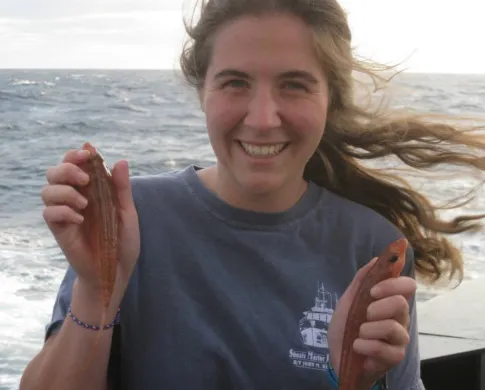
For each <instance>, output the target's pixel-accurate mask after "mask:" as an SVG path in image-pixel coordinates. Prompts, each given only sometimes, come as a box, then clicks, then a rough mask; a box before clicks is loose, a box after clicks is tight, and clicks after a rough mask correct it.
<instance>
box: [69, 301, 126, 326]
mask: <svg viewBox="0 0 485 390" xmlns="http://www.w3.org/2000/svg"><path fill="white" fill-rule="evenodd" d="M67 314H68V315H69V317H70V318H71V319H72V320H73V321H74V322H75V323H76V324H78V325H80V326H82V327H83V328H86V329H92V330H99V329H100V327H99V326H97V325H89V324H86V323H85V322H82V321H81V320H80V319H79V318H77V317H76V316H75V315H74V314H72V311H71V306H69V310H68V312H67ZM119 323H120V308H118V310H117V311H116V316H115V319H114V320H113V321H112V322H110V323H109V324H107V325H104V326H103V329H104V330H107V329H110V328H112V327H113V326H115V325H118V324H119Z"/></svg>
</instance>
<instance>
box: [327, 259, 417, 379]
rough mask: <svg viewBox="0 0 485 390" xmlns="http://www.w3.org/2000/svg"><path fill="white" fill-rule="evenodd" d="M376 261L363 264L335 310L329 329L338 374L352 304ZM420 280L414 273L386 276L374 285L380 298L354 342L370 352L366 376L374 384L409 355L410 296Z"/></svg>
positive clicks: (365, 352)
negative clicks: (413, 275)
mask: <svg viewBox="0 0 485 390" xmlns="http://www.w3.org/2000/svg"><path fill="white" fill-rule="evenodd" d="M373 263H374V261H371V262H369V263H368V264H367V265H365V266H364V267H362V268H361V269H360V270H359V271H358V272H357V274H356V276H355V277H354V280H353V281H352V283H351V284H350V286H349V287H348V288H347V290H346V291H345V293H344V294H343V296H342V298H341V299H340V300H339V303H338V306H337V308H336V310H335V311H334V313H333V316H332V321H331V323H330V326H329V331H328V342H329V348H330V360H331V363H332V366H333V367H334V370H335V372H336V373H337V374H338V372H339V367H340V356H341V351H342V343H343V337H344V329H345V323H346V320H347V315H348V312H349V309H350V305H351V303H352V301H353V300H354V298H355V294H356V292H357V289H358V287H359V286H360V284H361V282H362V280H363V278H364V276H365V275H366V274H367V272H368V271H369V270H370V268H371V266H372V264H373ZM416 288H417V283H416V281H415V280H414V279H412V278H410V277H405V276H400V277H398V278H392V279H387V280H384V281H382V282H380V283H378V284H377V285H375V286H374V287H373V289H372V290H371V295H372V296H373V297H374V298H375V299H376V300H375V301H374V302H372V303H371V304H370V305H369V308H368V310H367V318H366V322H364V323H363V324H362V326H361V328H360V333H359V337H358V338H357V339H356V340H355V342H354V345H353V347H354V351H355V352H357V353H358V354H360V355H363V356H366V359H365V362H364V378H363V379H364V380H365V382H366V384H368V385H369V386H368V387H371V386H372V385H373V384H374V383H375V382H376V381H377V380H378V379H379V378H381V377H382V376H383V375H384V374H385V373H386V372H387V371H389V370H390V369H391V368H392V367H394V366H395V365H397V364H398V363H400V362H401V361H402V360H403V359H404V357H405V355H406V347H407V345H408V344H409V341H410V337H409V333H408V329H409V323H410V318H409V305H408V300H409V298H410V297H411V296H412V295H413V294H414V293H415V292H416Z"/></svg>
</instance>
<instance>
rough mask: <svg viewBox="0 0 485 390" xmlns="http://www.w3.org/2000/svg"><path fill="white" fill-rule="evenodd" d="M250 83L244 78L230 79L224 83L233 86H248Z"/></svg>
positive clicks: (225, 85)
mask: <svg viewBox="0 0 485 390" xmlns="http://www.w3.org/2000/svg"><path fill="white" fill-rule="evenodd" d="M247 85H248V83H247V82H246V81H244V80H236V79H234V80H229V81H227V82H225V83H224V87H231V88H244V87H247Z"/></svg>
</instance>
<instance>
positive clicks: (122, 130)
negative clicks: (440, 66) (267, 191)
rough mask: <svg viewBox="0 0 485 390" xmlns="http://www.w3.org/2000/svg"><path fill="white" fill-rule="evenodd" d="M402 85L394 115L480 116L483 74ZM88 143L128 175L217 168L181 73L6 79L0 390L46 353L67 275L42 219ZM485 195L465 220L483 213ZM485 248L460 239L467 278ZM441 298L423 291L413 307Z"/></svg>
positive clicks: (477, 271) (1, 112) (1, 121)
mask: <svg viewBox="0 0 485 390" xmlns="http://www.w3.org/2000/svg"><path fill="white" fill-rule="evenodd" d="M396 82H397V83H398V86H399V88H400V92H399V94H398V96H397V98H395V102H394V103H393V104H394V105H395V106H398V107H412V108H416V109H418V110H423V111H433V112H443V113H458V114H460V113H461V114H475V115H476V114H478V115H482V114H484V110H483V108H484V107H485V75H438V74H406V73H405V74H402V75H400V76H399V77H398V78H397V79H396ZM85 140H89V141H90V142H92V143H93V144H95V145H96V146H97V147H98V148H99V149H100V151H101V152H102V153H103V155H104V157H105V159H106V160H107V163H108V165H112V164H113V163H114V162H115V161H117V160H119V159H122V158H123V159H127V160H128V161H129V162H130V167H131V173H132V174H133V175H143V174H149V173H157V172H163V171H168V170H173V169H177V168H182V167H185V166H186V165H188V164H192V163H196V164H200V165H210V164H211V163H213V162H214V161H215V158H214V155H213V152H212V149H211V147H210V144H209V141H208V137H207V135H206V132H205V123H204V117H203V115H202V112H201V111H200V107H199V104H198V102H197V100H196V96H195V93H194V92H193V91H192V90H190V89H189V88H188V87H186V86H185V85H184V84H183V82H182V79H181V76H180V75H179V74H177V73H176V72H175V71H135V70H133V71H108V70H106V71H104V70H89V71H84V70H38V71H37V70H0V173H1V174H0V390H13V389H18V385H19V381H20V376H21V373H22V371H23V370H24V368H25V366H26V365H27V363H28V362H29V361H30V360H31V359H32V357H33V356H34V355H35V354H36V353H37V352H38V351H39V349H40V348H41V346H42V342H43V337H44V327H45V325H46V323H47V322H48V321H49V320H50V316H51V310H52V305H53V302H54V298H55V295H56V292H57V289H58V286H59V283H60V281H61V278H62V276H63V274H64V271H65V267H66V262H65V260H64V258H63V255H62V253H61V252H60V250H59V248H58V247H57V245H56V242H55V241H54V239H53V237H52V235H51V234H50V232H49V230H48V229H47V227H46V225H45V223H44V221H43V219H42V209H43V204H42V201H41V199H40V190H41V188H42V186H43V185H44V184H45V172H46V170H47V168H48V167H49V166H52V165H55V164H58V163H59V162H60V160H61V158H62V156H63V154H64V153H65V151H66V150H68V149H71V148H79V147H80V146H81V145H82V143H83V142H84V141H85ZM382 164H385V163H384V162H383V163H382ZM413 180H415V181H414V182H413V184H415V185H417V186H419V187H421V188H423V190H424V191H425V192H427V193H428V194H430V195H432V196H433V197H434V198H436V199H437V200H440V199H444V198H445V197H449V196H460V194H463V193H464V192H466V191H467V190H469V189H471V188H472V185H473V183H472V181H471V180H465V179H464V178H462V177H460V175H454V177H453V178H452V179H451V180H450V179H447V180H443V181H430V180H428V179H426V178H415V179H413ZM479 195H480V196H479V197H478V199H477V200H476V201H475V202H474V203H472V204H470V205H467V206H466V207H467V211H469V212H473V213H475V212H476V213H480V212H482V213H484V212H485V197H484V196H483V190H482V192H481V194H479ZM450 215H451V214H450ZM484 238H485V237H484V234H483V233H474V234H464V235H460V236H459V237H454V238H453V241H454V242H456V243H459V245H460V248H461V249H462V250H463V253H464V254H465V259H466V263H465V271H466V274H465V278H466V279H474V278H478V277H480V276H485V261H484V257H485V239H484ZM441 291H442V289H436V288H432V289H430V288H425V287H424V286H420V289H419V293H418V299H419V300H421V301H424V300H427V299H429V298H431V297H433V296H435V295H436V294H439V293H440V292H441ZM471 299H476V297H471Z"/></svg>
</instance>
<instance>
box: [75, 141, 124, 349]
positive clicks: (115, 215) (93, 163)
mask: <svg viewBox="0 0 485 390" xmlns="http://www.w3.org/2000/svg"><path fill="white" fill-rule="evenodd" d="M83 149H84V150H88V151H89V152H90V156H89V158H88V160H87V161H86V163H84V164H81V165H80V167H81V169H83V170H84V171H85V172H86V173H87V174H88V175H89V178H90V180H89V183H88V184H87V185H86V186H83V187H80V188H79V192H80V193H81V195H83V196H84V197H85V198H86V199H87V201H88V204H87V207H86V208H85V209H84V210H83V216H84V221H83V224H82V225H83V232H84V235H85V237H86V240H87V243H88V245H89V246H90V247H91V251H92V254H93V258H92V261H93V262H94V266H95V268H96V270H97V275H98V281H99V284H100V286H101V296H100V301H101V303H102V305H103V313H102V315H101V319H100V322H99V326H100V328H101V329H102V328H103V326H104V325H105V324H106V320H107V319H106V312H107V310H108V307H109V305H110V303H111V296H112V294H113V288H114V284H115V279H116V269H117V265H118V229H119V212H118V210H119V207H118V200H117V195H116V191H115V187H114V184H113V180H112V176H111V172H110V170H109V169H108V167H107V166H106V164H105V163H104V160H103V157H102V156H101V155H100V154H99V153H98V152H97V150H96V148H94V146H92V145H91V144H90V143H89V142H86V143H85V144H84V145H83ZM110 320H111V319H110ZM101 331H102V330H100V331H98V337H97V338H96V341H95V344H94V347H95V346H96V345H97V343H98V341H99V337H100V335H101ZM94 347H93V348H94ZM93 351H94V349H93Z"/></svg>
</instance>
